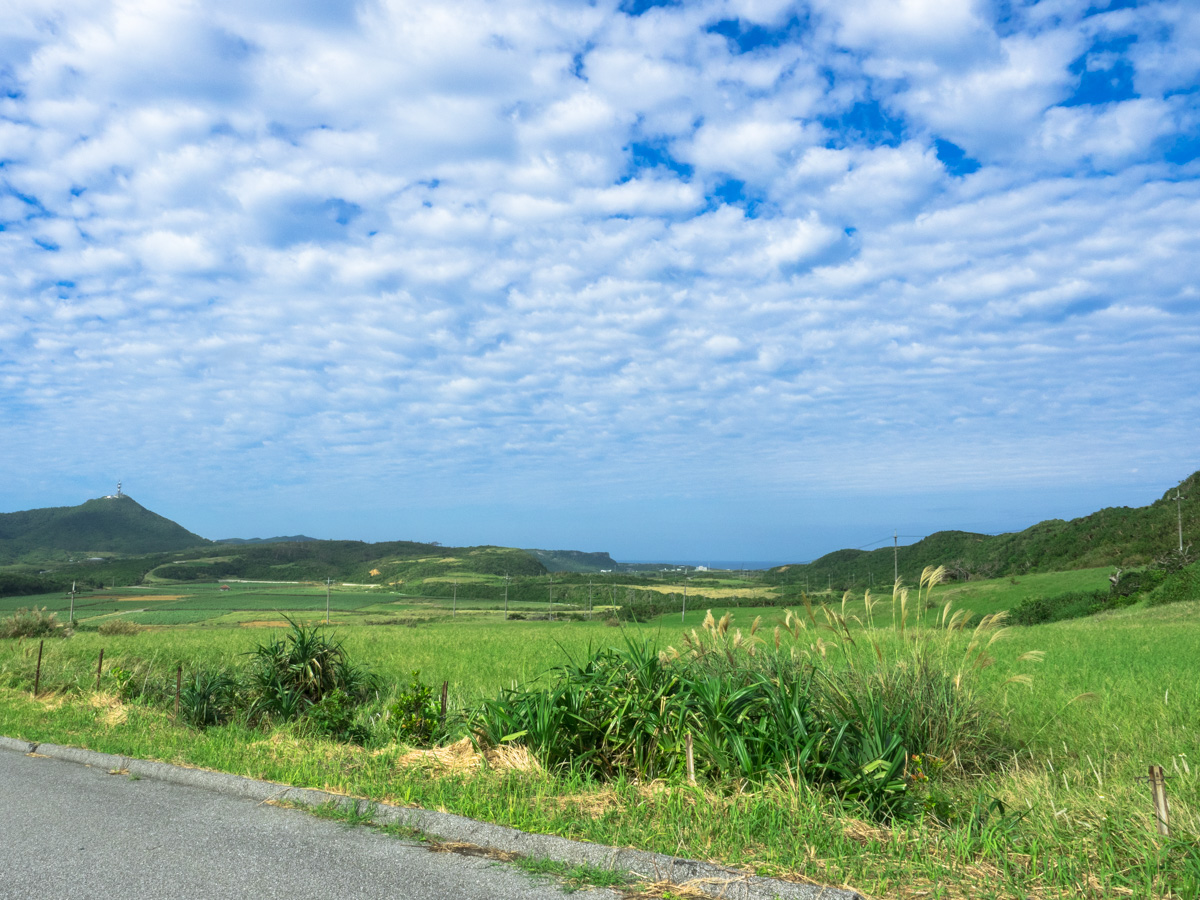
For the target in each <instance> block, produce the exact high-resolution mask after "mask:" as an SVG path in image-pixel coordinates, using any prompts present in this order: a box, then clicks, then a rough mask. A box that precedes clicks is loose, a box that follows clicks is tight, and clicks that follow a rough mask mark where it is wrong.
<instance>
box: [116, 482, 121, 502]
mask: <svg viewBox="0 0 1200 900" xmlns="http://www.w3.org/2000/svg"><path fill="white" fill-rule="evenodd" d="M120 498H121V482H119V481H118V482H117V499H118V500H119V499H120Z"/></svg>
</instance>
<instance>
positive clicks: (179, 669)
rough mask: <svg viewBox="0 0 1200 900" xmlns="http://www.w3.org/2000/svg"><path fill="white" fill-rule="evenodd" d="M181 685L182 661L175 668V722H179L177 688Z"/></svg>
mask: <svg viewBox="0 0 1200 900" xmlns="http://www.w3.org/2000/svg"><path fill="white" fill-rule="evenodd" d="M181 687H183V663H179V665H178V666H177V667H176V669H175V724H176V725H178V724H179V689H180V688H181Z"/></svg>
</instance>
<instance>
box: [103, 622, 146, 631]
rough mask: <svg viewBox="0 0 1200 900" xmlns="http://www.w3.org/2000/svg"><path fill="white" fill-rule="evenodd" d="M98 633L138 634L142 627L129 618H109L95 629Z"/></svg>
mask: <svg viewBox="0 0 1200 900" xmlns="http://www.w3.org/2000/svg"><path fill="white" fill-rule="evenodd" d="M96 630H97V631H98V632H100V634H140V633H141V632H142V631H143V630H144V629H143V628H142V626H141V625H139V624H138V623H137V622H131V621H130V620H129V619H109V620H108V621H107V622H103V623H101V625H100V627H99V628H97V629H96Z"/></svg>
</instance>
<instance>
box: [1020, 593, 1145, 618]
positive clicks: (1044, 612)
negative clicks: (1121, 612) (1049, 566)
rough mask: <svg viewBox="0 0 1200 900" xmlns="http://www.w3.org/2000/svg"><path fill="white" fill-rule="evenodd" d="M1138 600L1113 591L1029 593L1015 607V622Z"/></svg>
mask: <svg viewBox="0 0 1200 900" xmlns="http://www.w3.org/2000/svg"><path fill="white" fill-rule="evenodd" d="M1135 602H1136V598H1134V597H1130V596H1121V595H1119V594H1117V595H1113V594H1110V593H1109V592H1108V591H1104V590H1099V591H1069V592H1067V593H1065V594H1056V595H1054V596H1052V597H1029V598H1027V599H1025V600H1022V601H1021V602H1020V603H1018V604H1017V606H1016V607H1015V608H1014V609H1013V610H1012V614H1011V616H1010V618H1011V621H1012V622H1013V624H1015V625H1040V624H1042V623H1043V622H1061V621H1063V620H1064V619H1079V618H1082V617H1083V616H1091V615H1095V614H1096V613H1098V612H1103V611H1104V610H1106V609H1119V608H1121V607H1122V606H1129V605H1131V604H1132V603H1135Z"/></svg>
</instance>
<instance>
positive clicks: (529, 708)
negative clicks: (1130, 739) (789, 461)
mask: <svg viewBox="0 0 1200 900" xmlns="http://www.w3.org/2000/svg"><path fill="white" fill-rule="evenodd" d="M942 575H943V570H940V569H938V570H932V569H931V570H927V572H926V573H925V574H924V575H923V577H922V583H921V585H920V587H919V588H918V591H917V594H916V597H915V599H914V600H913V601H912V602H910V598H909V593H908V591H907V590H905V589H903V588H902V587H900V586H897V589H896V591H895V592H894V594H893V609H892V616H891V621H890V623H886V624H885V625H884V626H883V627H880V626H877V624H876V621H875V616H874V612H873V610H874V606H875V605H876V604H877V601H875V602H873V601H872V600H871V598H870V596H869V595H868V597H867V598H866V615H865V620H857V619H856V620H855V621H854V623H853V624H854V626H855V627H854V628H852V627H851V620H850V619H848V618H847V617H846V615H845V605H844V604H843V611H842V613H841V614H839V613H838V612H837V611H835V610H833V609H830V608H825V607H823V608H821V609H820V614H821V617H822V618H823V619H824V621H818V616H817V611H816V610H814V608H813V607H812V606H811V605H807V604H806V608H807V613H808V622H805V621H803V620H802V619H800V618H799V617H797V616H793V615H792V614H791V613H788V615H787V617H786V619H785V621H784V624H783V625H782V626H780V627H779V628H776V629H775V631H774V634H773V641H768V640H765V639H764V638H763V637H762V636H761V635H760V634H759V633H758V632H759V630H760V626H761V619H756V620H755V622H754V625H753V626H752V627H751V629H750V631H749V633H748V634H743V632H741V631H740V630H737V629H731V628H730V623H731V618H732V617H731V616H729V615H726V616H725V617H724V618H722V620H721V621H720V622H717V621H715V620H714V619H713V617H712V615H711V613H710V614H709V615H708V616H707V617H706V618H705V621H704V625H703V628H702V630H701V631H699V632H697V631H693V632H692V633H691V634H690V635H687V636H686V638H685V644H684V648H683V650H682V651H679V650H675V649H674V648H667V649H666V650H664V651H662V652H661V653H659V652H656V651H655V650H654V649H653V648H652V647H650V645H648V644H640V645H639V644H635V643H633V642H631V641H628V640H627V641H626V646H625V648H624V649H620V650H617V649H612V650H602V651H598V652H594V653H589V655H588V657H587V658H586V659H585V660H584V661H583V662H582V663H580V664H576V663H571V664H568V665H567V666H563V667H561V668H560V669H558V670H556V671H555V672H554V673H553V678H552V683H551V685H550V686H549V687H537V688H514V689H511V690H508V691H505V692H504V693H502V694H501V695H500V696H499V697H497V698H494V699H490V700H487V701H485V702H483V703H482V704H481V705H480V706H479V707H478V708H477V709H476V710H475V711H474V712H473V714H472V716H471V717H470V720H469V722H470V726H471V730H472V732H473V734H474V735H475V739H476V741H477V742H479V743H480V744H483V745H488V746H495V745H498V744H502V743H505V742H520V743H523V744H525V745H527V746H528V747H529V748H530V750H532V751H533V752H534V754H535V755H536V756H537V757H538V759H539V761H541V762H542V764H543V765H545V766H547V767H548V768H552V769H554V768H559V769H562V768H568V767H570V768H574V769H577V770H583V771H585V772H587V773H590V774H593V775H595V776H598V777H606V778H607V777H613V776H616V775H621V774H626V775H631V776H635V777H638V778H662V777H672V776H675V777H678V776H679V775H680V774H681V772H682V770H683V767H684V766H685V762H684V760H685V752H684V748H685V745H686V740H687V737H688V735H691V736H692V738H693V749H694V756H695V771H696V775H697V777H702V778H706V779H708V780H710V781H712V782H714V783H718V784H720V783H725V784H736V783H738V782H765V781H771V780H776V779H781V780H785V781H788V782H790V783H792V782H805V783H807V784H809V785H812V786H815V787H818V788H820V789H822V790H827V791H829V792H830V793H832V794H835V795H836V796H838V797H840V798H842V799H843V800H848V801H853V802H854V803H856V804H858V805H860V806H861V807H862V808H864V809H865V810H866V812H867V813H868V814H869V815H871V816H873V817H875V818H879V819H888V818H893V817H897V816H905V815H910V814H913V813H915V812H916V811H917V810H918V809H919V807H920V804H919V802H918V800H917V798H915V797H914V796H913V793H912V791H911V790H910V787H911V784H912V781H913V776H912V773H910V772H909V770H908V760H909V758H910V756H912V755H914V754H923V755H927V756H928V757H929V758H932V759H951V758H952V759H953V760H954V761H955V764H956V767H957V768H958V769H962V770H967V771H970V770H986V769H988V768H990V767H992V766H993V765H995V763H996V762H997V761H998V760H999V759H1000V758H1001V757H1003V756H1004V755H1005V754H1006V753H1007V752H1008V751H1009V750H1010V749H1011V748H1010V745H1009V741H1008V739H1007V737H1006V734H1005V731H1004V727H1003V722H1002V721H1001V720H1000V718H999V716H998V714H997V713H995V712H994V711H993V709H992V708H991V707H990V706H989V705H988V704H987V703H986V702H985V700H984V698H983V697H982V696H981V693H980V691H979V690H978V687H977V683H978V678H977V673H978V672H980V671H981V670H983V669H985V668H987V667H988V666H989V665H991V663H992V662H993V661H994V660H993V659H992V657H991V656H990V655H989V653H988V650H989V648H990V647H991V645H992V643H993V642H994V641H995V640H996V638H997V637H998V636H999V634H1000V632H1001V631H1002V624H1001V623H1002V622H1003V615H1002V614H997V615H993V616H985V617H983V618H982V619H980V620H978V621H976V622H974V627H973V628H970V629H968V626H969V625H971V624H972V619H971V617H970V616H969V615H968V614H966V613H964V612H955V611H953V610H951V609H950V608H949V607H947V608H945V609H943V611H942V613H941V615H940V617H939V620H938V621H937V622H933V623H927V624H925V625H922V627H919V628H914V627H909V618H910V614H911V612H912V611H913V610H924V609H926V608H927V603H926V602H925V601H926V598H925V597H923V596H922V591H925V592H926V594H927V593H928V591H929V590H932V587H933V586H934V585H935V584H937V583H938V582H939V581H940V580H941V577H942ZM810 625H811V626H812V627H811V629H810V627H809V626H810ZM818 628H820V629H821V630H822V631H825V632H828V634H829V635H831V636H830V637H829V639H828V640H827V639H826V637H824V636H820V635H818V634H817V631H818ZM1024 658H1025V659H1026V660H1036V659H1037V658H1038V656H1037V654H1036V653H1034V654H1027V655H1026V656H1025V657H1024ZM1027 678H1028V677H1027V676H1016V677H1015V678H1014V679H1010V680H1011V681H1018V682H1020V681H1027Z"/></svg>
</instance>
